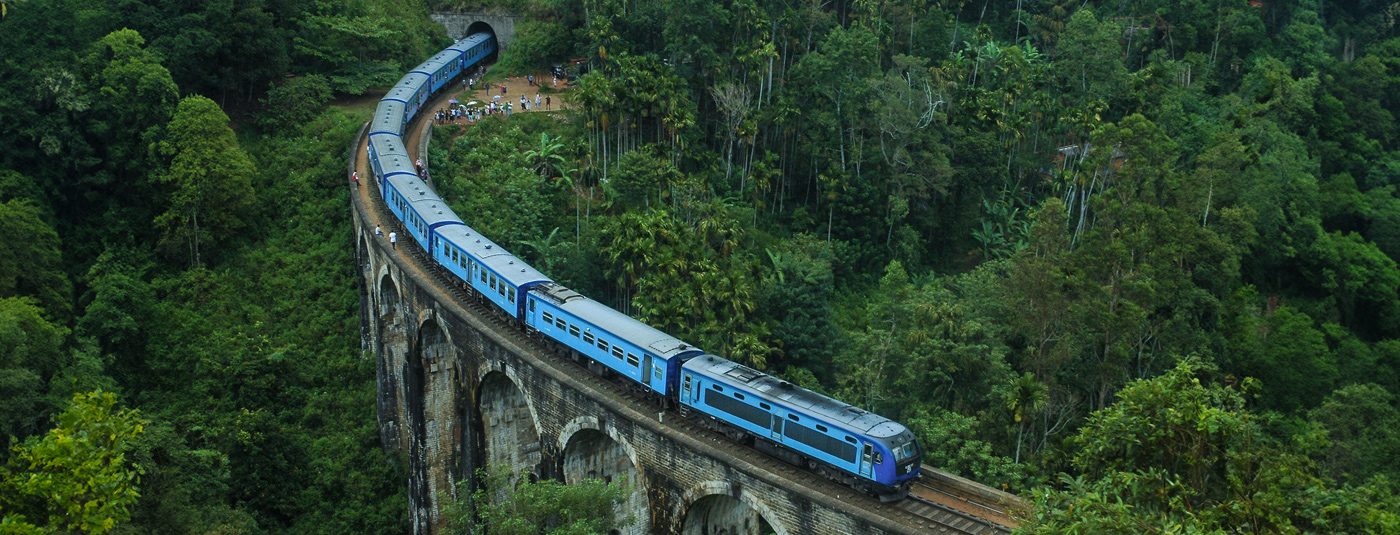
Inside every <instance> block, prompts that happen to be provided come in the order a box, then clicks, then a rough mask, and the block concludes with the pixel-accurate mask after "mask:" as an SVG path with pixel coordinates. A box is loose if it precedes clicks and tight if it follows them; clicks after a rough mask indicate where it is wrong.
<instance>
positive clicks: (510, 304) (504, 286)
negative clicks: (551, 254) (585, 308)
mask: <svg viewBox="0 0 1400 535" xmlns="http://www.w3.org/2000/svg"><path fill="white" fill-rule="evenodd" d="M441 235H442V241H444V242H446V243H444V244H443V245H442V246H441V247H439V251H437V252H436V253H435V256H437V257H438V258H439V261H440V262H443V266H444V267H446V268H447V270H448V271H450V272H452V274H454V275H456V276H457V277H458V278H460V279H462V280H464V281H466V282H467V283H468V284H470V285H471V287H472V288H473V289H475V290H476V291H477V293H478V294H480V295H481V296H482V297H484V298H486V300H487V301H490V302H491V303H492V304H494V305H495V306H496V307H497V308H499V309H500V310H501V311H502V312H504V313H505V314H506V315H508V316H510V317H511V318H515V319H520V317H521V315H522V314H523V313H524V310H525V295H526V293H528V292H529V291H530V289H531V288H534V287H535V286H537V285H539V284H543V283H546V282H551V281H550V279H549V277H546V276H545V275H544V274H543V273H540V272H539V270H537V269H535V268H533V267H531V266H530V265H529V264H527V263H525V261H524V260H521V259H519V258H516V256H515V255H513V254H510V252H509V251H507V250H505V249H504V248H502V247H501V246H499V245H496V243H495V242H492V241H491V240H490V239H488V238H486V237H485V236H482V235H481V234H480V233H477V232H476V231H474V230H473V229H471V227H461V228H456V227H454V228H449V229H443V230H442V231H441ZM454 256H455V257H456V258H457V259H458V260H457V261H456V262H455V263H454V262H451V261H442V260H441V259H442V258H446V259H448V260H450V259H452V258H453V257H454ZM463 257H465V258H463Z"/></svg>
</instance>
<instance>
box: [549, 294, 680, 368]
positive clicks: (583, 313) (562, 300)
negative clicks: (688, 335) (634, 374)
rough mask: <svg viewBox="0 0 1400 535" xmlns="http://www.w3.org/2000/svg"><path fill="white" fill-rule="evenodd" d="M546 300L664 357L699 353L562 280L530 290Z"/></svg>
mask: <svg viewBox="0 0 1400 535" xmlns="http://www.w3.org/2000/svg"><path fill="white" fill-rule="evenodd" d="M533 292H534V293H536V294H539V295H540V296H541V297H543V298H544V299H545V300H547V301H549V302H551V303H553V304H554V305H555V306H558V307H559V308H560V309H562V310H564V311H565V312H568V313H570V314H573V315H574V316H576V317H579V318H582V319H583V320H584V321H587V322H589V323H592V324H593V325H594V326H596V327H598V328H599V329H602V330H604V331H607V332H608V333H611V334H612V335H614V336H617V337H618V338H621V339H623V340H626V341H627V342H628V343H631V344H633V345H636V346H637V347H644V348H647V349H649V350H651V351H652V353H653V354H654V355H656V356H658V357H661V358H663V359H667V360H670V359H673V358H676V357H681V356H685V355H686V354H688V353H700V352H701V351H700V348H698V347H695V346H693V345H691V344H687V343H685V341H683V340H681V339H679V338H676V337H674V336H671V335H669V334H666V333H665V332H662V331H661V330H660V329H657V328H655V327H652V326H650V325H647V324H645V323H642V322H641V321H638V320H637V319H636V318H633V317H631V316H628V315H626V314H623V313H621V312H618V311H616V310H613V309H612V308H611V307H608V306H607V305H604V304H602V303H599V302H597V301H594V300H592V299H589V298H588V297H586V296H584V295H582V294H580V293H578V292H575V291H573V290H570V289H568V288H565V287H564V285H562V284H557V283H555V284H546V285H542V286H540V287H539V288H536V289H535V290H533Z"/></svg>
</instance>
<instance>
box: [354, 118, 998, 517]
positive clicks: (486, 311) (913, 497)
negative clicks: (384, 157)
mask: <svg viewBox="0 0 1400 535" xmlns="http://www.w3.org/2000/svg"><path fill="white" fill-rule="evenodd" d="M438 100H441V97H440V98H439V99H438ZM437 103H438V102H437V101H436V100H435V101H433V102H432V103H431V104H430V106H427V107H425V109H430V108H431V106H432V105H436V104H437ZM421 122H422V118H421V117H420V118H419V119H417V120H415V121H414V128H421V126H420V125H421ZM408 131H414V130H408ZM407 145H408V146H409V147H411V148H410V151H412V152H413V153H412V154H410V157H416V156H417V155H416V153H417V148H418V147H416V146H414V145H412V144H407ZM355 150H356V152H357V153H359V156H357V157H356V158H355V162H356V163H355V167H356V168H357V169H359V170H362V171H365V173H363V175H364V176H366V177H367V178H368V180H366V182H367V183H366V184H364V185H362V186H360V191H357V192H356V194H357V195H360V196H361V202H362V203H363V204H364V206H365V209H366V211H367V212H371V213H372V215H373V216H374V219H375V220H376V222H377V223H379V224H381V225H383V226H384V228H385V229H386V232H385V233H386V234H387V230H388V229H389V228H397V229H398V230H399V231H400V233H401V234H404V235H405V236H406V235H407V234H406V233H403V232H402V231H403V229H402V228H401V227H400V226H399V225H398V224H397V220H396V219H395V218H394V217H393V215H392V213H391V212H390V211H389V209H388V206H387V205H386V204H385V203H384V199H383V198H382V197H381V196H380V195H379V190H378V189H377V188H376V187H375V186H374V184H373V183H374V180H375V179H374V178H373V177H372V173H370V172H369V170H368V169H367V165H363V164H361V161H362V160H364V156H363V154H364V148H363V145H360V146H357V147H356V149H355ZM352 187H354V186H352ZM386 223H387V224H386ZM402 241H403V242H404V247H403V248H402V249H399V252H400V253H401V254H404V255H406V256H407V257H409V258H410V259H411V262H409V264H410V265H411V266H412V267H413V268H414V271H417V272H419V273H420V274H421V275H422V276H423V277H422V279H423V280H425V281H431V282H432V283H434V285H435V286H437V287H438V288H439V290H442V291H443V293H445V294H447V295H451V296H453V297H455V298H456V301H457V303H458V304H459V305H460V306H462V307H463V308H465V309H467V310H469V311H471V312H472V313H473V314H474V315H475V316H476V317H477V318H479V319H481V320H482V321H483V322H485V323H487V324H489V325H490V326H491V327H493V328H494V330H495V331H496V333H497V334H499V335H501V336H503V337H505V338H508V339H509V340H510V341H511V342H513V343H515V344H517V345H519V346H520V347H526V348H530V349H532V350H534V352H535V353H536V355H538V356H540V357H541V358H545V359H548V360H550V361H552V364H554V365H556V366H559V367H564V368H572V369H576V370H578V371H580V372H585V373H582V374H579V376H581V377H584V376H591V377H596V378H597V379H598V380H597V381H592V382H591V383H592V384H593V385H594V386H595V387H596V388H598V389H599V390H601V391H604V392H606V393H607V394H608V395H609V396H610V397H614V398H616V399H619V401H623V402H626V403H630V404H632V406H633V407H634V408H635V407H646V409H644V410H641V411H640V412H644V413H647V412H654V407H653V406H652V405H650V404H649V403H647V402H646V401H645V400H643V399H642V398H641V397H639V396H637V395H636V394H635V393H633V392H632V391H631V390H630V389H628V388H626V387H624V386H622V385H620V384H618V383H616V382H614V381H611V380H608V379H606V378H603V377H599V376H597V375H594V374H593V373H592V372H591V371H589V370H588V367H587V366H586V365H584V364H583V363H580V362H578V361H575V360H573V359H570V358H566V357H561V356H559V355H557V354H556V353H554V352H553V351H550V350H549V348H547V347H545V345H544V344H542V343H541V342H540V341H539V340H537V339H535V338H532V337H530V336H527V335H526V334H524V333H522V332H521V331H520V330H519V329H517V328H516V327H515V326H514V325H512V324H511V322H509V321H507V320H506V319H504V318H502V317H500V316H499V315H497V314H495V313H494V312H493V311H491V309H490V308H488V307H487V306H486V305H484V304H482V303H481V302H480V301H479V300H478V299H477V298H476V297H475V296H473V295H472V294H471V292H469V291H468V290H466V289H464V288H462V286H461V285H459V284H457V283H456V282H455V281H454V280H453V277H451V276H450V275H449V274H448V273H447V271H446V270H444V269H442V268H441V267H440V266H438V265H437V263H436V262H433V261H432V259H431V258H430V257H429V255H428V254H427V253H426V252H425V251H424V250H423V249H422V248H420V247H419V246H418V244H417V243H415V242H413V241H412V240H407V239H405V240H402ZM670 414H671V415H673V416H674V418H667V419H666V425H669V426H672V427H675V428H679V429H680V430H681V431H683V432H684V433H686V434H689V435H691V436H694V437H703V439H704V440H705V441H706V442H709V443H710V444H712V445H714V446H715V447H725V448H730V449H733V450H735V454H736V455H741V456H744V457H745V458H747V459H749V460H751V461H752V462H754V463H756V464H759V465H762V466H764V467H766V468H768V469H770V470H775V471H782V472H783V473H784V474H785V475H786V476H787V477H789V478H791V479H794V480H798V481H800V482H801V483H804V484H806V485H807V486H809V487H813V488H818V489H822V490H824V492H826V493H827V494H830V495H834V496H843V495H855V492H854V491H852V490H851V489H849V488H847V487H844V486H841V485H839V484H837V483H835V482H833V481H831V480H829V479H826V478H825V477H821V476H819V475H817V474H814V473H811V472H808V471H806V470H803V469H801V468H799V467H796V466H792V465H790V464H788V463H785V462H783V461H781V460H778V459H776V458H774V457H771V456H769V455H766V454H763V453H762V452H759V451H758V450H756V449H754V448H753V447H752V446H745V445H740V444H737V443H735V442H732V441H730V440H728V439H726V438H724V437H723V435H722V434H721V433H719V432H716V431H713V430H710V429H708V428H706V427H704V426H703V425H701V424H700V423H698V422H695V421H692V420H689V419H687V418H683V417H681V416H680V415H678V414H675V413H674V412H672V413H670ZM925 469H926V472H925V473H928V472H927V470H930V469H932V467H928V466H925ZM924 479H929V478H928V477H927V476H925V477H924ZM945 483H946V482H943V483H940V481H938V480H933V481H930V482H925V481H919V482H916V483H915V485H913V487H912V488H911V490H910V493H909V497H908V498H907V499H905V500H902V501H899V502H894V503H881V502H879V501H878V500H876V499H874V498H871V497H868V496H859V497H857V498H856V499H853V500H849V501H846V502H845V503H847V504H850V505H852V506H857V507H862V508H864V509H867V510H870V511H873V512H877V513H879V514H882V515H885V516H902V517H904V518H903V522H904V523H907V524H910V525H912V526H917V527H919V528H923V529H926V530H928V531H929V532H930V533H944V534H966V535H987V534H1005V535H1009V534H1010V533H1011V530H1012V529H1013V528H1015V527H1016V524H1015V522H1014V521H1012V520H1011V518H1010V517H1009V515H1007V514H1006V512H1005V511H1004V510H1002V509H998V508H997V506H995V505H988V504H984V503H982V502H981V501H978V500H975V499H970V498H969V497H964V496H960V495H959V494H958V493H957V489H956V488H948V487H950V486H951V487H956V485H947V484H945ZM967 483H971V482H967ZM982 501H986V500H982Z"/></svg>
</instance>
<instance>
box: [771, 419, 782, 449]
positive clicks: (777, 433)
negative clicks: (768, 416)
mask: <svg viewBox="0 0 1400 535" xmlns="http://www.w3.org/2000/svg"><path fill="white" fill-rule="evenodd" d="M772 416H773V424H772V427H770V432H771V433H772V435H771V436H772V437H773V441H774V442H782V441H783V417H782V416H779V415H778V413H776V412H775V413H773V415H772Z"/></svg>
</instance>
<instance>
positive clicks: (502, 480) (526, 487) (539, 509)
mask: <svg viewBox="0 0 1400 535" xmlns="http://www.w3.org/2000/svg"><path fill="white" fill-rule="evenodd" d="M476 477H477V482H478V484H479V485H480V488H479V489H478V490H476V491H475V492H472V491H471V487H470V485H471V481H470V480H466V479H464V480H462V481H460V482H458V483H457V496H458V497H457V498H456V499H452V498H451V497H445V499H444V502H445V503H446V504H448V505H447V506H446V507H445V508H444V515H445V516H446V517H447V523H448V530H449V531H450V532H452V533H474V532H477V530H478V529H482V528H484V529H486V530H487V531H489V532H490V533H493V534H504V535H540V534H544V535H587V534H595V533H607V532H608V531H609V530H612V529H613V528H615V527H617V526H620V525H625V524H627V523H629V522H631V517H630V516H624V517H622V518H619V517H618V515H617V512H618V510H619V508H620V507H621V506H622V503H623V502H624V501H626V499H627V496H628V495H629V494H630V493H631V490H630V487H629V485H630V484H629V483H628V482H626V481H625V480H624V481H617V482H611V483H604V482H603V481H602V480H598V479H587V480H584V481H581V482H579V483H577V484H573V485H564V484H561V483H559V482H558V481H555V480H552V479H546V480H542V481H539V482H531V481H528V480H525V479H524V478H520V481H519V482H516V483H514V484H512V480H514V479H516V476H515V475H514V474H512V473H511V471H510V467H508V466H504V465H498V466H493V467H491V469H490V470H478V471H477V475H476Z"/></svg>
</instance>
